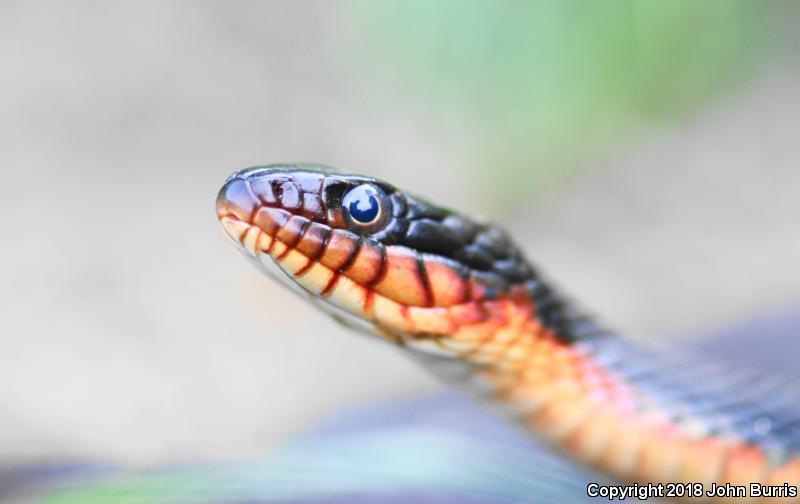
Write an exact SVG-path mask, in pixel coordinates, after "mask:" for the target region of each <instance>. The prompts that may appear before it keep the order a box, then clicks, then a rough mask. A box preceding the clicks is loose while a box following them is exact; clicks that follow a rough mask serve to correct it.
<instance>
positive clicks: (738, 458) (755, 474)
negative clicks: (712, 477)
mask: <svg viewBox="0 0 800 504" xmlns="http://www.w3.org/2000/svg"><path fill="white" fill-rule="evenodd" d="M766 475H767V464H766V460H765V458H764V453H763V452H762V451H761V450H760V449H759V448H757V447H755V446H752V445H746V444H738V443H737V444H736V445H734V446H733V447H732V448H731V451H730V452H728V459H727V462H726V464H725V469H724V470H723V471H722V477H721V478H720V481H719V483H731V484H732V485H749V484H750V482H758V481H762V480H763V479H764V477H765V476H766Z"/></svg>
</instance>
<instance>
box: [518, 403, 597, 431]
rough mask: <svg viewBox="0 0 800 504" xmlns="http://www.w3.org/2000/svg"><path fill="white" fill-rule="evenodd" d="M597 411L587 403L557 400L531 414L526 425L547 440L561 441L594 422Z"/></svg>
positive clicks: (594, 406)
mask: <svg viewBox="0 0 800 504" xmlns="http://www.w3.org/2000/svg"><path fill="white" fill-rule="evenodd" d="M595 409H596V405H592V404H588V403H586V402H585V401H576V400H573V399H561V398H556V399H553V400H551V401H549V402H548V403H547V404H546V405H544V406H543V407H542V408H540V409H539V410H537V411H535V412H534V413H533V414H531V415H530V418H529V419H527V420H526V424H527V425H528V426H529V427H530V428H532V429H534V430H535V431H536V432H538V433H539V434H541V435H542V436H544V437H545V438H547V439H550V440H560V439H564V438H566V437H567V436H568V435H569V434H571V433H573V432H575V431H576V430H577V429H579V428H580V427H581V425H582V424H584V423H585V422H587V421H589V422H590V421H592V418H591V415H592V413H593V412H594V410H595Z"/></svg>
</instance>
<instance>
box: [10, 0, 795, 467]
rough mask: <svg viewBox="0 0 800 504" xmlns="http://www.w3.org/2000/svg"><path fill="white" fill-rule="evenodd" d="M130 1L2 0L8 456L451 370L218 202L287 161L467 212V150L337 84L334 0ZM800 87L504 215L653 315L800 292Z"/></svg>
mask: <svg viewBox="0 0 800 504" xmlns="http://www.w3.org/2000/svg"><path fill="white" fill-rule="evenodd" d="M127 5H129V6H130V7H127V8H124V7H119V6H117V7H115V8H113V9H111V8H107V7H102V4H89V3H71V4H70V6H69V7H67V6H66V4H63V5H62V4H58V3H55V2H53V3H50V4H34V3H27V2H8V3H3V4H2V5H0V55H2V58H0V60H2V61H3V62H4V68H3V75H4V78H3V79H2V80H1V81H0V96H4V97H5V98H4V100H3V101H2V102H0V104H1V106H2V114H0V138H2V139H3V148H2V149H0V164H1V165H2V170H0V183H2V187H4V188H5V189H6V190H5V192H4V196H3V198H2V200H0V209H1V210H2V211H0V223H1V224H2V229H3V233H4V239H3V246H2V247H0V284H2V286H3V288H2V289H0V306H2V307H3V309H2V312H0V313H2V316H1V317H0V348H2V352H0V457H3V458H5V459H6V460H9V459H10V460H21V459H30V458H39V457H56V456H62V455H71V456H76V457H96V458H112V459H115V460H124V461H127V462H135V463H153V462H163V461H169V460H185V459H192V458H211V457H233V456H242V455H246V454H250V453H255V452H261V451H263V450H264V449H265V448H267V447H269V446H273V445H274V444H275V443H278V442H280V441H281V440H282V439H285V438H286V437H287V436H290V435H293V434H294V433H297V432H300V431H302V430H303V429H304V428H306V426H308V425H310V424H312V423H313V422H314V421H315V419H318V418H319V417H320V416H321V415H323V414H325V413H327V412H331V411H334V410H337V409H341V408H344V407H347V406H348V405H352V404H357V403H361V402H364V401H369V400H371V399H374V398H379V397H391V396H402V395H411V394H416V393H420V392H423V391H430V390H433V389H436V388H438V387H439V385H438V384H437V383H436V382H435V381H434V380H433V379H432V378H430V377H428V376H427V375H426V374H424V373H423V372H420V371H419V370H418V369H417V368H416V367H415V366H414V365H412V364H411V363H409V362H407V361H406V360H404V359H403V358H402V356H400V355H398V354H396V353H395V352H393V351H392V349H391V348H389V347H387V346H385V345H380V344H373V343H372V342H369V341H367V340H366V339H364V338H362V337H359V336H355V335H352V334H349V333H347V332H346V331H344V330H342V329H340V328H339V327H338V326H336V325H334V324H333V323H331V322H330V321H329V320H328V319H327V318H326V317H325V316H323V315H320V314H317V313H314V312H312V311H311V310H308V309H307V307H306V306H305V305H304V304H303V302H302V301H300V300H298V299H295V298H294V297H291V296H288V295H286V294H285V293H284V292H283V291H282V290H281V289H280V288H279V287H278V286H274V285H272V284H271V283H270V282H269V281H267V280H265V279H262V278H261V277H260V276H258V275H254V271H253V270H252V269H251V266H250V265H248V264H247V263H246V262H245V261H243V260H242V259H241V258H240V257H238V255H237V253H236V252H235V251H234V250H233V249H232V248H231V247H230V246H229V245H228V243H227V242H226V240H225V239H224V238H223V235H222V233H221V231H220V230H219V229H218V226H217V224H216V222H215V219H214V216H213V198H214V197H215V194H216V190H217V189H218V187H219V185H220V184H221V183H222V181H223V180H224V179H225V177H226V176H227V175H228V173H229V172H231V171H232V170H234V169H238V168H241V167H244V166H248V165H252V164H259V163H265V162H270V161H276V160H313V161H321V162H326V163H329V164H333V165H337V166H341V167H348V168H351V169H355V170H363V171H369V172H371V173H373V174H375V175H378V176H384V177H386V178H390V179H392V180H393V181H395V182H397V184H398V185H400V186H404V187H411V188H412V189H414V190H416V191H417V192H419V193H427V194H432V195H433V194H436V195H437V197H439V198H441V200H442V201H444V202H445V203H448V204H451V205H453V206H456V207H467V208H468V207H470V201H469V198H470V194H471V191H473V190H476V189H475V188H464V187H459V186H457V185H454V184H447V185H443V184H442V182H443V181H448V180H453V179H455V178H456V174H457V170H458V168H457V167H458V156H459V154H458V153H457V152H456V151H455V150H453V149H452V147H451V146H448V144H447V143H446V142H445V143H444V144H442V143H441V142H438V141H436V139H435V138H433V139H432V138H431V136H430V134H429V133H425V132H423V131H421V130H420V129H419V128H416V127H415V124H418V123H419V121H421V120H424V118H425V114H426V111H425V110H423V109H422V108H421V107H418V108H415V107H413V106H411V107H407V108H406V109H404V111H403V113H402V114H400V115H394V116H391V117H387V116H383V115H380V114H377V113H375V111H374V110H370V109H369V108H368V107H364V106H362V104H360V101H359V97H358V96H354V95H352V94H348V92H347V91H346V90H342V89H340V88H339V87H341V85H342V84H341V83H342V80H341V76H340V73H341V72H342V68H341V67H339V66H336V65H332V64H331V63H330V62H331V61H336V57H337V53H336V51H337V50H338V49H337V48H340V47H341V43H340V42H341V37H340V35H341V33H340V32H341V31H342V30H345V29H346V27H345V26H343V25H342V23H341V22H340V21H339V17H338V16H339V14H338V13H337V12H336V11H335V10H334V9H333V8H332V7H331V6H332V5H333V4H332V3H324V2H307V3H300V4H298V3H286V4H283V5H284V6H283V7H281V8H274V7H270V6H269V5H267V4H263V3H258V2H254V3H249V4H244V3H243V4H242V7H241V8H240V9H229V8H227V7H225V6H223V4H221V3H220V4H211V3H209V4H200V3H186V4H178V3H175V4H169V5H167V4H162V3H157V2H153V3H145V4H139V3H130V4H127ZM141 5H144V7H141ZM290 5H291V7H289V6H290ZM134 6H138V7H134ZM105 9H107V10H105ZM299 12H301V13H302V15H299V14H298V13H299ZM337 44H339V45H337ZM360 77H361V76H355V77H354V78H360ZM337 86H339V87H337ZM799 87H800V73H798V72H797V71H796V70H795V69H794V68H793V67H792V66H791V65H787V64H783V65H773V66H771V67H769V68H768V69H767V70H766V71H765V72H764V73H763V74H762V75H760V76H757V77H756V78H754V79H753V81H752V82H751V83H749V84H747V85H746V86H745V87H744V88H742V89H740V90H738V91H736V92H735V93H734V94H732V95H729V96H727V97H725V98H724V99H721V100H719V101H717V102H716V103H714V104H713V105H711V106H709V107H708V108H707V109H706V110H704V111H701V112H699V113H698V114H696V115H694V116H692V117H691V118H688V119H686V120H685V121H684V122H683V123H681V124H678V125H676V126H673V127H671V128H665V127H662V126H654V128H653V129H651V130H648V131H647V132H644V133H642V135H641V138H639V139H637V141H636V142H633V143H634V144H635V145H636V146H635V147H629V148H625V149H621V150H620V151H618V152H617V153H616V154H614V155H613V156H609V157H608V158H607V159H605V160H604V161H602V162H601V163H598V164H599V166H600V167H601V168H602V169H600V170H598V171H595V172H593V173H591V174H590V175H588V176H586V177H583V178H581V179H578V180H576V181H575V182H574V183H573V184H572V185H571V186H570V187H568V188H567V189H565V190H564V191H562V192H561V193H559V194H558V196H557V197H554V198H552V199H551V200H548V201H544V202H539V203H536V204H531V205H529V208H525V209H523V211H520V212H518V213H517V214H515V216H513V217H509V216H493V217H495V218H502V219H504V220H506V221H507V222H508V226H507V227H509V228H510V229H511V230H512V231H513V232H514V233H515V235H517V236H518V237H519V239H520V241H521V242H523V244H524V245H525V247H526V249H527V250H528V251H529V252H530V256H531V257H532V258H534V259H535V261H536V262H537V263H538V264H542V265H546V269H545V270H546V271H547V272H548V273H549V274H550V276H551V277H553V278H556V279H557V281H558V283H559V284H560V285H563V286H564V287H565V288H567V289H568V290H569V291H570V292H571V293H572V294H574V295H575V296H576V297H579V298H580V299H582V300H584V304H585V305H586V306H588V307H589V308H590V309H591V310H593V311H596V312H598V313H602V314H603V318H604V319H605V320H607V321H609V323H611V324H612V325H613V326H614V327H619V328H622V329H624V330H625V331H626V332H628V333H630V334H632V335H635V336H637V337H653V338H658V337H661V338H667V337H672V336H674V335H676V334H697V333H700V332H702V331H704V330H706V329H707V328H710V327H717V326H719V325H720V324H723V323H727V322H734V321H737V320H743V319H746V318H748V317H750V316H752V315H755V314H758V313H764V312H766V311H769V310H779V309H782V308H784V307H791V306H795V305H797V304H798V302H800V270H799V269H798V262H797V258H798V257H800V233H798V228H799V227H800V226H798V224H800V197H798V194H800V170H798V159H800V158H799V157H798V154H797V144H798V142H797V140H798V134H797V117H800V95H798V93H797V89H798V88H799ZM387 99H391V97H387ZM452 134H453V133H452V132H442V136H443V137H447V136H448V135H452ZM389 146H390V147H391V148H389ZM387 152H388V153H389V154H387ZM441 187H445V189H443V190H441V189H440V188H441Z"/></svg>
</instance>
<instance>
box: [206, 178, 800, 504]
mask: <svg viewBox="0 0 800 504" xmlns="http://www.w3.org/2000/svg"><path fill="white" fill-rule="evenodd" d="M217 215H218V218H219V220H220V223H221V224H222V227H223V229H224V230H225V232H226V233H227V234H228V235H229V236H230V238H232V239H233V240H234V242H235V243H236V244H237V246H238V247H239V248H240V249H241V250H243V251H244V252H245V253H246V255H248V256H249V257H250V258H251V259H253V260H254V261H255V262H256V263H257V264H258V266H259V267H260V268H261V269H264V270H265V271H267V272H268V273H271V274H276V275H277V277H278V279H279V280H280V281H282V282H284V283H286V284H287V285H288V286H290V287H292V288H294V289H295V290H297V291H298V292H299V293H301V294H302V295H304V296H305V297H307V298H308V299H309V300H310V301H312V302H313V303H314V304H315V305H317V306H319V307H321V308H323V309H324V310H326V311H327V312H329V313H330V314H331V315H333V316H334V317H335V318H336V319H337V320H340V321H343V322H344V323H346V324H348V325H351V326H353V327H354V328H356V329H359V330H362V331H366V332H368V333H369V334H373V335H377V336H380V337H382V338H385V339H387V340H389V341H391V342H393V343H396V344H397V345H398V346H399V347H400V348H402V349H403V350H405V351H407V352H408V353H409V354H410V355H412V356H413V357H415V358H416V359H417V360H420V361H422V362H423V364H424V365H426V366H428V367H430V368H431V369H432V370H433V371H434V372H436V373H438V374H441V375H443V376H444V377H445V379H447V380H448V381H450V382H452V383H454V384H456V385H459V386H460V387H461V388H462V389H465V390H467V391H468V392H470V393H471V394H472V395H474V396H478V397H480V398H482V399H484V400H485V401H487V402H489V403H491V404H494V405H497V406H500V407H501V408H502V409H503V410H504V411H505V412H506V413H507V414H508V415H510V416H511V417H513V419H514V421H515V422H517V423H518V424H521V425H522V426H524V427H525V428H526V429H528V430H529V431H531V432H532V433H534V434H535V435H536V436H538V437H540V438H544V439H546V440H547V441H548V442H549V443H550V444H551V445H552V446H553V447H555V448H556V449H558V450H560V451H561V452H563V453H564V454H567V455H569V456H571V457H573V458H574V459H577V460H579V461H581V462H583V463H586V464H588V465H590V466H592V467H595V468H597V469H599V470H601V471H603V472H605V473H607V474H609V475H611V476H613V477H616V478H618V479H620V480H625V481H630V482H641V483H645V482H663V483H666V482H685V483H702V484H703V485H704V487H706V488H711V487H712V485H713V484H716V485H720V486H724V485H725V484H732V485H747V486H749V485H750V484H753V483H754V484H757V485H759V488H761V489H762V491H763V492H765V495H772V496H779V497H782V498H783V499H784V500H783V502H800V498H798V497H797V495H796V493H794V492H793V491H792V488H794V487H796V486H797V485H798V484H800V387H798V386H797V382H796V381H795V380H788V379H782V378H780V377H775V376H772V375H770V374H769V373H765V372H761V373H759V372H753V371H750V370H746V369H739V368H735V367H730V366H722V365H718V364H716V363H713V362H707V361H705V360H704V359H703V358H702V357H699V356H686V355H678V354H670V355H660V354H659V352H655V351H652V350H648V349H645V348H640V347H639V346H637V345H634V344H633V343H631V342H629V341H627V340H625V339H623V338H621V337H619V336H617V335H615V334H612V333H610V332H608V331H606V330H604V329H603V328H602V327H601V326H600V325H599V324H597V323H596V322H594V321H592V320H591V319H589V318H587V317H584V316H582V314H581V313H580V311H579V310H577V309H576V308H575V307H574V306H573V305H572V304H571V303H569V302H567V301H565V299H564V298H563V297H562V296H560V295H559V293H557V292H556V291H555V290H554V289H552V288H551V287H549V286H548V284H547V282H545V281H544V280H543V279H542V277H541V276H540V274H539V273H538V271H537V269H536V268H534V267H533V266H532V265H531V263H530V262H529V261H528V260H527V259H526V258H525V256H524V254H523V253H522V252H521V251H520V250H519V248H518V247H517V246H516V244H515V243H514V242H513V240H511V239H510V238H509V236H508V234H507V233H506V232H505V231H503V230H502V229H501V228H500V227H498V226H495V225H493V224H490V223H487V222H482V221H479V220H476V219H473V218H470V217H468V216H465V215H463V214H461V213H458V212H455V211H452V210H447V209H443V208H441V207H439V206H437V205H434V204H432V203H429V202H427V201H426V200H424V199H422V198H419V197H416V196H414V195H411V194H408V193H406V192H404V191H402V190H400V189H398V188H396V187H394V186H393V185H392V184H390V183H388V182H385V181H382V180H378V179H375V178H372V177H366V176H361V175H347V174H341V173H338V172H336V171H334V170H332V169H330V168H327V167H322V166H309V165H270V166H264V167H256V168H249V169H246V170H242V171H239V172H237V173H234V174H233V175H232V176H231V177H230V178H229V179H228V180H227V182H226V183H225V185H224V186H223V188H222V189H221V190H220V192H219V196H218V198H217ZM765 499H767V500H766V501H769V502H776V500H775V499H774V498H771V497H770V498H766V497H765ZM751 500H753V501H758V499H757V498H751ZM720 501H728V499H725V498H722V499H720Z"/></svg>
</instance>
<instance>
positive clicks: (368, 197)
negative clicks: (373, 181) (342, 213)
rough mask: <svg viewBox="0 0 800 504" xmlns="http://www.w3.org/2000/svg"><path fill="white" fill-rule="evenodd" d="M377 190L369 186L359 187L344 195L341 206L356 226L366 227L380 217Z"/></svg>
mask: <svg viewBox="0 0 800 504" xmlns="http://www.w3.org/2000/svg"><path fill="white" fill-rule="evenodd" d="M378 191H379V189H378V188H376V187H375V186H372V185H369V184H363V185H360V186H358V187H356V188H354V189H351V190H350V192H348V193H347V194H345V196H344V198H343V199H342V206H344V208H346V209H347V211H348V212H349V213H350V217H351V218H352V220H353V221H355V223H356V224H361V225H366V224H372V223H373V222H375V221H377V220H378V218H379V217H380V215H381V202H380V199H379V193H378Z"/></svg>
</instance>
